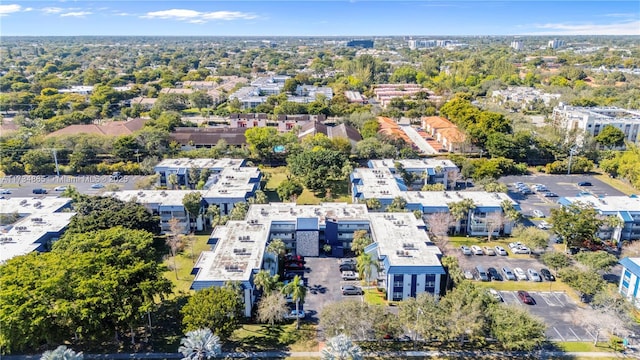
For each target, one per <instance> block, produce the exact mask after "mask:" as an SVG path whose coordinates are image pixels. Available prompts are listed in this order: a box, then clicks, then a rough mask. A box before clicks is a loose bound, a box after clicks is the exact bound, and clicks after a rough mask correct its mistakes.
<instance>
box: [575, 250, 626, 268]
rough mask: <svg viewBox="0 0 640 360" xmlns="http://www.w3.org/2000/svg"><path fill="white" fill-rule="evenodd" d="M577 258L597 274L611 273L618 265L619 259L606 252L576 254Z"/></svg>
mask: <svg viewBox="0 0 640 360" xmlns="http://www.w3.org/2000/svg"><path fill="white" fill-rule="evenodd" d="M575 258H576V260H578V262H579V263H582V264H583V265H586V266H587V267H588V268H589V269H591V270H592V271H595V272H600V271H609V270H610V269H611V268H612V267H613V266H614V265H616V264H617V263H618V258H616V256H615V255H612V254H609V253H608V252H606V251H593V252H591V251H585V252H581V253H578V254H576V256H575Z"/></svg>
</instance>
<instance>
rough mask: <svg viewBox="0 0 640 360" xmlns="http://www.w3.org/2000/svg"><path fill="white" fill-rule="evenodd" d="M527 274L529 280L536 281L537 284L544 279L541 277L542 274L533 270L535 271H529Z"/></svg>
mask: <svg viewBox="0 0 640 360" xmlns="http://www.w3.org/2000/svg"><path fill="white" fill-rule="evenodd" d="M527 274H528V275H529V280H530V281H535V282H540V281H542V278H541V277H540V274H538V272H537V271H535V270H533V269H527Z"/></svg>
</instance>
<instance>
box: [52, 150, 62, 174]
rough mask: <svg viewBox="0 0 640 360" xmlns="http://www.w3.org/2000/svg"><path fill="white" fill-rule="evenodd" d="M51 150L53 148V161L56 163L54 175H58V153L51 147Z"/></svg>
mask: <svg viewBox="0 0 640 360" xmlns="http://www.w3.org/2000/svg"><path fill="white" fill-rule="evenodd" d="M51 150H53V161H54V162H55V163H56V175H57V176H58V177H60V166H58V153H57V152H56V149H51Z"/></svg>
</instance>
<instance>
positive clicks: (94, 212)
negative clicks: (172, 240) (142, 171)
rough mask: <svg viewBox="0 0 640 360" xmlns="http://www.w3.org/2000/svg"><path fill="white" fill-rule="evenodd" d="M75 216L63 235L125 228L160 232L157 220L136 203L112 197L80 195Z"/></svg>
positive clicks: (75, 203)
mask: <svg viewBox="0 0 640 360" xmlns="http://www.w3.org/2000/svg"><path fill="white" fill-rule="evenodd" d="M73 210H74V211H75V212H76V215H75V216H74V217H73V218H72V219H71V222H70V223H69V227H68V228H67V231H66V232H65V233H66V234H71V233H86V232H90V231H95V230H104V229H109V228H111V227H115V226H124V227H126V228H129V229H140V230H146V231H149V232H151V233H153V234H159V233H160V219H159V218H158V217H156V216H153V215H151V213H150V212H149V211H147V209H146V208H145V207H144V206H142V205H140V204H137V203H135V202H132V201H128V202H124V201H122V200H118V199H116V198H113V197H96V196H86V195H81V196H79V197H78V198H77V200H76V201H74V204H73Z"/></svg>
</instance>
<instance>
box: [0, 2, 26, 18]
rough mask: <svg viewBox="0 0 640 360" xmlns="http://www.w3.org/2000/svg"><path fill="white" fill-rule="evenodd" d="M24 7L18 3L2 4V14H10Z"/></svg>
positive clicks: (0, 6) (0, 7)
mask: <svg viewBox="0 0 640 360" xmlns="http://www.w3.org/2000/svg"><path fill="white" fill-rule="evenodd" d="M21 9H22V6H20V5H18V4H11V5H0V16H5V15H9V14H11V13H14V12H18V11H20V10H21Z"/></svg>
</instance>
